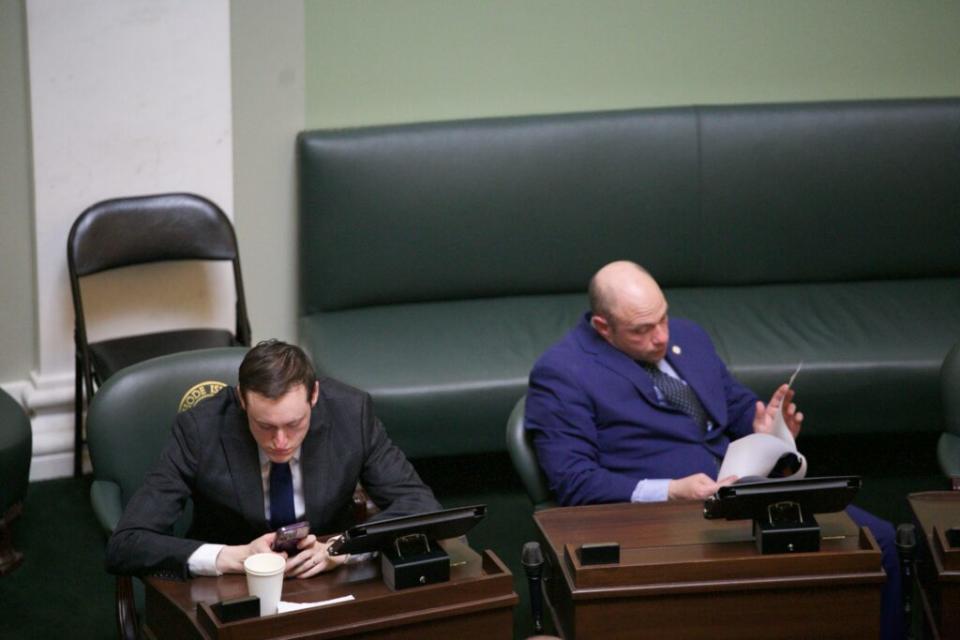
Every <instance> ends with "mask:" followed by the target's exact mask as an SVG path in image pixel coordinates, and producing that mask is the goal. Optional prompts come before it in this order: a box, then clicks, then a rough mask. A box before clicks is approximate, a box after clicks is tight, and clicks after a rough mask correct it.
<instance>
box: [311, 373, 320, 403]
mask: <svg viewBox="0 0 960 640" xmlns="http://www.w3.org/2000/svg"><path fill="white" fill-rule="evenodd" d="M319 398H320V381H319V380H314V381H313V393H311V394H310V406H311V407H315V406H317V400H318V399H319Z"/></svg>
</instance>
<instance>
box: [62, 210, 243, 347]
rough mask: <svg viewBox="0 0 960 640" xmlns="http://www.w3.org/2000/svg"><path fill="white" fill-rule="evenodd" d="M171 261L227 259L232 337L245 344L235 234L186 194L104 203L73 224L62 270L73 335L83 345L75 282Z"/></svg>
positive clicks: (224, 218)
mask: <svg viewBox="0 0 960 640" xmlns="http://www.w3.org/2000/svg"><path fill="white" fill-rule="evenodd" d="M171 260H229V261H230V262H231V263H232V264H233V279H234V286H235V289H236V297H237V304H236V316H237V328H236V337H237V340H238V341H239V342H241V343H242V344H249V343H250V322H249V320H248V318H247V305H246V299H245V297H244V292H243V279H242V276H241V273H240V255H239V252H238V250H237V239H236V234H235V233H234V230H233V225H232V224H231V223H230V219H229V218H227V216H226V214H224V212H223V211H222V210H221V209H220V207H218V206H217V205H215V204H214V203H213V202H211V201H209V200H207V199H206V198H203V197H201V196H198V195H195V194H191V193H164V194H157V195H148V196H136V197H130V198H115V199H112V200H104V201H103V202H98V203H97V204H95V205H93V206H91V207H89V208H88V209H87V210H85V211H84V212H83V213H81V214H80V216H79V217H78V218H77V219H76V220H75V221H74V223H73V226H72V227H71V228H70V235H69V236H68V238H67V267H68V270H69V272H70V287H71V291H72V293H73V303H74V311H75V316H76V323H77V325H76V326H77V329H78V332H80V333H82V334H83V335H82V337H83V340H84V341H86V335H85V329H84V320H83V302H82V299H81V296H80V282H79V280H80V278H82V277H84V276H89V275H92V274H95V273H100V272H102V271H108V270H110V269H117V268H120V267H128V266H132V265H137V264H146V263H150V262H164V261H171Z"/></svg>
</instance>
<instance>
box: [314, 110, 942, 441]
mask: <svg viewBox="0 0 960 640" xmlns="http://www.w3.org/2000/svg"><path fill="white" fill-rule="evenodd" d="M298 167H299V185H300V247H299V250H300V264H301V267H300V306H301V309H300V318H301V320H300V330H301V336H300V339H301V343H302V344H303V345H304V346H305V347H307V348H308V349H309V350H310V352H311V353H312V354H313V355H314V357H315V358H316V360H317V362H318V364H319V366H320V368H321V369H322V370H323V371H324V372H325V373H327V374H329V375H332V376H334V377H337V378H340V379H342V380H344V381H346V382H349V383H351V384H354V385H356V386H359V387H362V388H364V389H367V390H369V391H370V392H371V393H372V394H373V396H374V399H375V401H376V403H377V408H378V413H379V415H380V416H381V417H382V418H383V420H384V423H385V424H386V426H387V429H388V431H389V433H390V434H391V435H392V436H393V438H394V439H395V440H396V441H397V442H398V443H399V444H400V445H401V446H402V447H403V448H404V449H405V450H406V451H407V453H408V454H410V455H412V456H416V457H420V456H429V455H455V454H462V453H467V452H485V451H495V450H503V448H504V437H503V429H504V424H505V422H506V419H507V416H508V415H509V414H510V411H511V409H512V407H513V405H514V403H515V402H516V400H517V398H519V397H520V396H521V395H522V394H523V393H524V390H525V387H526V380H527V374H528V372H529V369H530V367H531V365H532V364H533V362H534V360H535V359H536V358H537V356H538V355H539V354H540V353H541V352H542V351H543V350H544V349H545V348H546V347H547V346H548V345H549V344H550V343H552V342H553V341H554V340H556V339H557V338H559V337H560V336H561V335H562V334H563V333H564V332H565V331H566V330H567V329H568V328H569V327H570V326H572V325H573V323H574V322H575V321H576V319H577V318H578V317H579V315H580V313H582V312H583V311H584V310H585V308H586V296H585V289H586V283H587V280H588V279H589V277H590V276H591V274H592V273H593V272H594V271H595V270H596V269H597V268H599V267H600V266H602V265H603V264H605V263H607V262H609V261H611V260H614V259H619V258H629V259H633V260H636V261H637V262H639V263H641V264H643V265H645V266H647V267H648V268H649V269H650V270H651V271H652V272H653V274H654V275H655V276H656V277H657V278H658V279H659V281H660V282H661V284H662V285H663V286H664V288H665V290H666V293H667V297H668V299H669V301H670V304H671V313H672V314H674V315H678V316H686V317H690V318H692V319H694V320H696V321H698V322H700V323H701V324H702V325H703V326H704V327H705V328H706V329H707V331H709V332H710V334H711V335H712V336H713V337H714V339H715V340H716V344H717V348H718V349H719V351H720V354H721V356H722V357H724V358H725V359H726V361H727V362H728V363H729V364H730V366H731V368H732V370H733V371H734V373H735V374H736V375H737V376H739V377H740V379H741V380H742V381H743V382H744V383H745V384H747V385H749V386H751V387H752V388H754V389H755V390H756V391H757V392H758V393H760V394H761V395H766V394H768V393H769V392H770V391H771V390H772V389H773V388H775V386H776V385H777V384H778V383H780V382H783V381H785V380H786V379H787V377H788V376H789V374H790V373H791V372H792V371H793V369H794V368H795V367H796V365H797V363H798V362H799V361H800V360H803V361H804V369H803V372H802V373H801V374H800V376H799V377H798V379H797V383H796V389H797V393H798V401H799V402H800V403H801V404H802V409H803V410H804V411H805V412H806V414H807V415H808V420H807V422H806V423H805V429H806V432H807V433H813V434H866V433H876V432H909V431H914V430H927V431H934V430H938V429H940V428H941V425H942V416H941V403H940V399H939V390H938V389H939V388H938V371H939V368H940V364H941V362H942V360H943V357H944V355H945V354H946V353H947V351H948V350H949V349H950V347H951V346H952V345H953V343H954V342H956V341H957V339H958V337H960V279H958V278H957V276H958V275H960V177H958V176H960V99H929V100H897V101H870V102H836V103H801V104H780V105H737V106H722V107H689V108H669V109H651V110H632V111H615V112H600V113H583V114H568V115H553V116H531V117H513V118H497V119H483V120H470V121H452V122H439V123H428V124H414V125H398V126H384V127H373V128H362V129H349V130H336V131H306V132H303V133H301V135H300V136H299V139H298Z"/></svg>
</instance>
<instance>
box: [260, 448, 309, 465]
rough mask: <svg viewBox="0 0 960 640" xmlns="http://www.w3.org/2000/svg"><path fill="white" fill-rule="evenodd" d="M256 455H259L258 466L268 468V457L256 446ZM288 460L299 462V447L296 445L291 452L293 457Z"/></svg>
mask: <svg viewBox="0 0 960 640" xmlns="http://www.w3.org/2000/svg"><path fill="white" fill-rule="evenodd" d="M257 455H258V456H259V457H260V468H261V469H264V468H269V466H270V458H268V457H267V454H266V453H264V452H263V449H261V448H260V447H257ZM290 462H293V463H296V464H298V465H299V464H300V447H297V450H296V451H294V452H293V457H292V458H290Z"/></svg>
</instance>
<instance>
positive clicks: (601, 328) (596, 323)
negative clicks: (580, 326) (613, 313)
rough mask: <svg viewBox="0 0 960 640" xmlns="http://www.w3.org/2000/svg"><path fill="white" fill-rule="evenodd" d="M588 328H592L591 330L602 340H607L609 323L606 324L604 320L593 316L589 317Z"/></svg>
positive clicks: (601, 317)
mask: <svg viewBox="0 0 960 640" xmlns="http://www.w3.org/2000/svg"><path fill="white" fill-rule="evenodd" d="M590 326H591V327H593V330H594V331H596V332H597V333H599V334H600V336H601V337H603V339H604V340H609V337H610V323H609V322H607V319H606V318H604V317H603V316H598V315H596V314H594V315H592V316H590Z"/></svg>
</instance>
